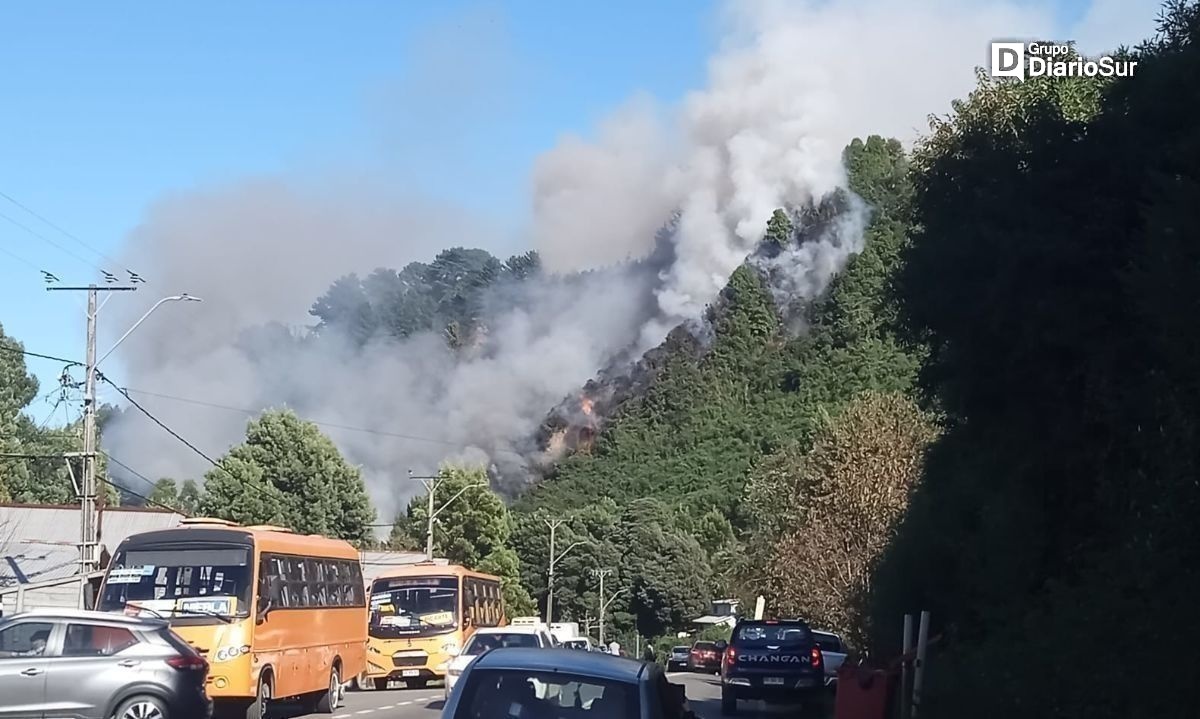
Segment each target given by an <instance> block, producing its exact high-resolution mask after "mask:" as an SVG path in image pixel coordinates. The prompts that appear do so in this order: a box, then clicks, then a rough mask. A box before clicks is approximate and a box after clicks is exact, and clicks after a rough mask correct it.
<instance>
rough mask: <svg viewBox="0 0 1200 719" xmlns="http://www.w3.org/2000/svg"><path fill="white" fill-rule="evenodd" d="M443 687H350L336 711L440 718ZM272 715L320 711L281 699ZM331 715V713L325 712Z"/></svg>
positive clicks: (348, 715)
mask: <svg viewBox="0 0 1200 719" xmlns="http://www.w3.org/2000/svg"><path fill="white" fill-rule="evenodd" d="M442 705H443V701H442V687H441V686H437V687H431V688H429V689H405V688H403V685H400V686H398V687H397V688H395V689H385V690H383V691H379V690H369V691H347V692H346V694H345V698H344V699H343V701H342V706H340V707H338V708H337V711H335V712H334V713H333V719H437V717H439V716H440V715H441V713H442ZM269 714H270V719H308V718H310V717H312V718H314V719H315V717H317V716H318V715H316V714H305V713H304V710H303V709H302V708H300V707H299V706H297V705H294V704H287V703H282V702H281V703H279V704H277V705H273V706H272V707H271V711H270V712H269ZM321 716H322V719H329V715H328V714H325V715H321Z"/></svg>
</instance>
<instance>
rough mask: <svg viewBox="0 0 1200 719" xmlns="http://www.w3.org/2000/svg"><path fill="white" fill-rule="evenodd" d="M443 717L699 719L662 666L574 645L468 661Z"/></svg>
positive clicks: (505, 651) (509, 650) (504, 651)
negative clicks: (580, 648) (591, 650)
mask: <svg viewBox="0 0 1200 719" xmlns="http://www.w3.org/2000/svg"><path fill="white" fill-rule="evenodd" d="M458 683H459V686H460V687H461V689H459V688H455V690H454V693H453V694H451V695H450V698H449V699H448V700H447V701H446V705H445V707H444V708H443V709H442V719H478V718H479V717H500V716H517V717H539V716H542V717H544V716H564V715H565V716H578V717H596V718H597V719H610V718H611V717H621V718H622V719H694V717H695V715H694V714H692V712H691V710H690V709H689V708H688V704H687V697H686V696H685V695H684V690H683V687H682V686H681V685H678V684H673V683H671V682H669V681H667V677H666V674H665V673H664V672H663V670H662V669H661V668H660V667H659V666H658V665H657V664H653V663H651V662H643V661H638V660H635V659H625V658H623V657H614V656H611V655H608V654H603V653H600V652H580V651H573V650H571V649H526V648H504V649H494V650H492V651H490V652H487V653H486V654H482V655H480V656H479V657H478V658H477V659H475V661H473V662H471V664H469V665H468V666H467V668H466V670H465V671H464V672H463V675H462V678H460V679H459V682H458Z"/></svg>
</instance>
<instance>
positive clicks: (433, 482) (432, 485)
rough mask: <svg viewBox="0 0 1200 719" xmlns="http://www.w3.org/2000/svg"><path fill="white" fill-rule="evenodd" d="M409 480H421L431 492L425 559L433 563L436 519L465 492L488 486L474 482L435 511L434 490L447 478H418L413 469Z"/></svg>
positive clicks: (409, 471)
mask: <svg viewBox="0 0 1200 719" xmlns="http://www.w3.org/2000/svg"><path fill="white" fill-rule="evenodd" d="M408 478H409V479H416V480H420V482H421V484H423V485H425V488H426V489H427V490H429V510H428V517H427V519H426V529H425V559H427V560H428V561H430V562H432V561H433V520H434V518H435V517H437V516H438V515H439V514H441V513H442V510H443V509H445V508H446V507H449V506H450V504H451V503H452V502H454V500H456V499H458V498H459V497H460V496H462V494H463V492H466V491H467V490H468V489H478V488H480V487H487V486H488V485H487V484H486V483H484V482H474V483H472V484H468V485H467V486H465V487H463V488H462V489H460V490H458V492H456V493H455V494H454V496H453V497H451V498H450V499H447V500H446V503H445V504H443V505H442V506H440V507H438V508H437V509H436V510H435V509H434V508H433V493H434V490H436V489H437V486H438V483H439V482H441V481H443V480H444V479H445V478H444V477H442V476H440V475H435V476H433V477H417V476H414V475H413V472H412V470H411V469H410V470H408Z"/></svg>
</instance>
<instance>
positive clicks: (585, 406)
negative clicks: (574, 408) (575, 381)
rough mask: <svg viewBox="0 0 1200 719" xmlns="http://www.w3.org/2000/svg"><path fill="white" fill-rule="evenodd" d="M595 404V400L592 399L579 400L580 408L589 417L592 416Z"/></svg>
mask: <svg viewBox="0 0 1200 719" xmlns="http://www.w3.org/2000/svg"><path fill="white" fill-rule="evenodd" d="M595 404H596V402H595V400H593V399H592V398H591V397H584V398H582V399H580V400H579V408H580V409H581V410H583V413H584V414H586V415H587V416H589V417H591V416H592V406H593V405H595Z"/></svg>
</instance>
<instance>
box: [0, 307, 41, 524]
mask: <svg viewBox="0 0 1200 719" xmlns="http://www.w3.org/2000/svg"><path fill="white" fill-rule="evenodd" d="M22 350H24V346H23V345H22V344H21V343H20V342H17V341H16V340H15V339H13V338H11V337H9V336H8V335H6V334H5V333H4V327H3V325H0V452H8V453H14V454H15V453H19V452H21V451H22V450H21V441H20V431H21V430H20V419H21V410H23V409H24V408H25V407H26V406H27V405H28V404H29V403H30V402H32V401H33V398H34V397H35V396H37V390H38V381H37V378H36V377H34V376H33V375H31V374H29V372H28V371H27V370H26V368H25V357H24V355H22V354H21V352H22ZM28 481H29V469H28V467H27V465H26V463H25V462H24V461H20V460H18V459H17V458H15V457H0V500H4V499H8V498H10V497H11V496H12V494H13V491H12V487H13V486H15V485H24V484H26V483H27V482H28Z"/></svg>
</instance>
